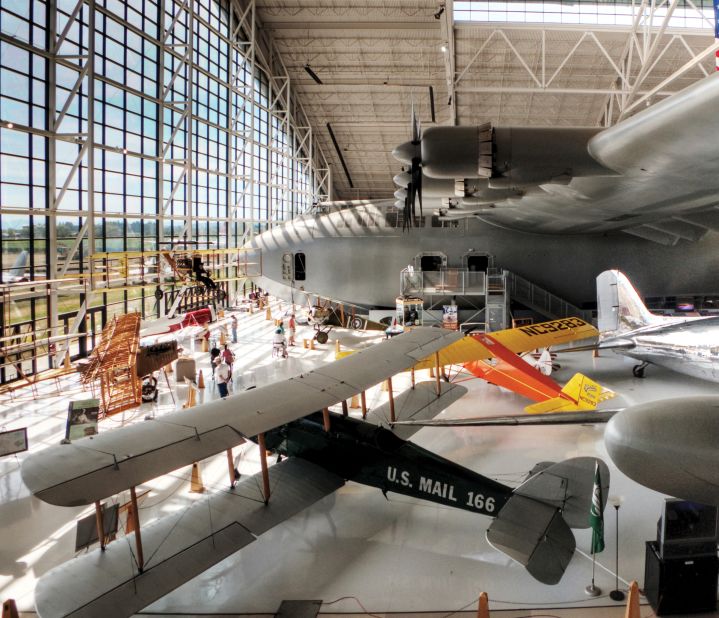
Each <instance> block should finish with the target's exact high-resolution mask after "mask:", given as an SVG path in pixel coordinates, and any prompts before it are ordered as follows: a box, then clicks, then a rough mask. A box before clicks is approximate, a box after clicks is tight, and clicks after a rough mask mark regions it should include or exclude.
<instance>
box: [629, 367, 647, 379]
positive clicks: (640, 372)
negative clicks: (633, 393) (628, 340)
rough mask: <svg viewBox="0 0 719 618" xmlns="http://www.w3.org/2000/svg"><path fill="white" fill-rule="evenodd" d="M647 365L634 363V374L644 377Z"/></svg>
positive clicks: (637, 376) (636, 376)
mask: <svg viewBox="0 0 719 618" xmlns="http://www.w3.org/2000/svg"><path fill="white" fill-rule="evenodd" d="M645 367H646V366H645V365H634V367H633V368H632V373H633V374H634V377H635V378H643V377H644V369H645Z"/></svg>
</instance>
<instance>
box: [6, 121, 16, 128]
mask: <svg viewBox="0 0 719 618" xmlns="http://www.w3.org/2000/svg"><path fill="white" fill-rule="evenodd" d="M14 126H15V125H14V124H13V123H12V122H8V123H7V128H8V129H12V128H13V127H14Z"/></svg>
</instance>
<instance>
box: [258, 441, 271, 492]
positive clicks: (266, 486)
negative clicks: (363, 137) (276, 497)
mask: <svg viewBox="0 0 719 618" xmlns="http://www.w3.org/2000/svg"><path fill="white" fill-rule="evenodd" d="M257 445H258V446H259V447H260V467H261V468H262V494H263V495H264V498H265V504H267V503H268V502H269V501H270V473H269V471H268V469H267V447H266V446H265V434H264V433H260V434H257Z"/></svg>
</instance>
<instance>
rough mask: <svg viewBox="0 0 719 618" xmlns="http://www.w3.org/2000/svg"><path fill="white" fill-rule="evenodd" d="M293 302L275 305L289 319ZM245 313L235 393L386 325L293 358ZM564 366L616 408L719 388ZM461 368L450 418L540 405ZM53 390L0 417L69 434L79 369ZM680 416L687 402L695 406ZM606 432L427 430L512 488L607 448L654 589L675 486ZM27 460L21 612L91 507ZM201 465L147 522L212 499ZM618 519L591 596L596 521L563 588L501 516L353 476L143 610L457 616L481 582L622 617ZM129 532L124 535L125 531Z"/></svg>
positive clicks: (221, 475) (166, 395) (7, 552)
mask: <svg viewBox="0 0 719 618" xmlns="http://www.w3.org/2000/svg"><path fill="white" fill-rule="evenodd" d="M286 309H287V307H286V306H282V307H280V306H279V304H278V303H274V304H273V313H274V316H275V317H277V316H279V315H280V314H281V313H284V311H285V310H286ZM238 318H239V321H240V328H239V339H240V342H239V343H238V344H233V345H232V346H231V347H232V348H233V350H234V351H235V354H236V357H237V361H236V363H235V368H234V376H235V378H234V390H235V391H240V390H242V389H244V388H246V387H248V386H251V385H253V384H255V385H263V384H267V383H270V382H272V381H275V380H278V379H281V378H284V377H289V376H291V375H294V374H297V373H299V372H301V371H303V370H306V369H309V368H312V367H315V366H317V365H318V364H321V363H324V362H329V361H331V360H332V359H333V357H334V351H335V346H334V339H335V338H339V340H340V341H341V343H342V344H343V347H346V348H355V349H356V348H358V347H361V346H363V345H368V344H370V343H371V341H372V340H373V339H375V338H376V337H377V335H376V334H371V333H369V334H358V333H355V332H350V331H343V330H340V329H334V330H333V331H332V333H331V340H330V342H329V343H328V344H327V345H325V346H318V347H317V349H316V350H309V349H304V348H303V347H302V345H301V343H302V339H303V337H308V336H311V334H312V331H311V328H310V327H306V326H300V327H299V328H298V336H297V340H298V342H299V343H300V345H299V346H296V347H294V348H291V352H290V357H289V358H288V359H287V360H284V359H277V358H272V356H271V339H272V333H273V328H274V327H273V324H272V322H269V321H266V320H265V314H264V312H261V313H255V314H253V315H249V314H238ZM182 343H183V345H185V348H186V350H187V351H188V352H189V353H192V354H193V355H194V356H195V357H196V358H197V360H198V368H202V369H203V373H204V374H205V376H208V374H209V358H208V355H207V354H203V353H201V352H199V350H197V351H195V349H194V348H195V346H194V345H192V344H190V342H189V341H183V342H182ZM559 363H560V364H561V369H559V370H558V371H557V372H556V373H555V375H554V377H555V378H556V379H557V380H558V381H559V382H561V383H564V382H566V381H567V380H569V378H570V377H571V376H572V375H573V374H574V372H575V371H582V372H584V373H586V374H588V375H589V376H591V377H592V378H594V379H595V380H597V381H599V382H600V383H601V384H603V385H605V386H607V387H609V388H612V389H613V390H615V391H616V392H617V393H618V396H617V397H616V398H615V399H614V400H611V401H609V402H607V403H606V404H603V407H623V406H626V405H631V404H634V403H639V402H644V401H651V400H655V399H662V398H666V397H678V396H682V395H693V394H708V393H715V392H716V385H715V384H711V383H707V382H702V381H699V380H694V379H692V378H687V377H684V376H679V375H677V374H673V373H670V372H668V371H664V370H662V369H659V368H650V369H649V370H648V371H647V377H646V378H645V379H643V380H639V379H636V378H633V377H632V374H631V367H632V365H633V364H634V363H633V362H632V361H629V360H625V359H623V358H622V357H619V356H616V355H614V354H612V353H606V354H603V355H602V356H601V357H600V358H592V356H591V354H590V353H575V354H565V355H562V356H561V357H560V358H559ZM451 375H452V378H453V379H455V380H458V381H460V380H461V381H462V383H463V384H464V385H465V386H466V387H468V388H469V393H468V394H467V395H466V396H465V397H464V398H462V399H461V400H460V401H459V402H457V403H456V404H454V405H453V406H451V407H450V408H449V409H448V410H447V411H445V413H444V414H445V415H446V416H448V417H463V416H489V415H496V414H508V413H520V412H521V411H522V408H523V406H524V405H526V404H527V403H528V402H527V401H525V400H523V399H522V398H520V397H519V396H517V395H514V394H513V393H510V392H506V391H504V390H502V389H499V388H497V387H495V386H491V385H488V384H486V383H484V382H482V381H480V380H478V379H474V378H470V377H469V376H467V375H466V374H463V373H461V372H460V373H456V372H455V371H454V370H453V371H452V372H451ZM170 378H171V385H172V390H173V391H174V396H175V402H174V403H173V401H172V396H171V393H170V390H169V389H168V388H167V385H166V384H164V383H161V387H162V391H161V395H160V398H159V402H158V403H157V404H143V406H142V407H141V408H140V409H138V410H134V411H130V412H126V413H124V414H120V415H116V416H115V417H112V418H108V419H105V420H103V421H101V424H100V431H102V432H105V431H109V430H111V429H112V428H114V427H118V426H121V425H123V424H126V423H131V422H138V421H141V420H142V419H143V418H144V417H145V416H146V415H148V414H155V415H163V414H167V413H169V412H171V411H172V410H174V409H175V407H176V406H179V405H181V404H182V403H183V402H184V401H185V399H186V397H187V389H186V387H185V386H175V385H174V382H173V381H172V375H171V376H170ZM425 379H428V376H425ZM394 382H395V390H396V391H399V390H402V389H404V388H407V387H408V385H409V377H408V376H400V377H398V378H397V379H395V381H394ZM206 384H207V388H205V389H204V391H201V395H200V398H201V399H204V400H207V399H210V398H213V397H216V396H217V392H216V389H215V388H214V384H213V383H212V382H211V381H210V380H207V378H206ZM40 390H41V395H40V396H39V397H38V398H33V397H32V395H31V393H29V392H27V393H20V394H17V395H16V396H15V398H14V400H10V399H9V398H8V399H6V400H3V401H1V402H0V427H1V428H2V429H14V428H18V427H23V426H27V427H28V433H29V441H30V449H31V450H32V451H35V450H38V449H42V448H43V447H45V446H47V445H50V444H56V443H58V442H59V441H60V439H61V438H62V437H63V436H64V431H65V421H66V416H67V402H68V400H69V399H81V398H86V397H87V396H89V393H86V392H83V391H82V389H81V388H80V386H79V382H78V381H77V379H76V378H74V377H71V378H67V379H66V380H65V381H64V382H63V384H62V393H57V392H56V389H55V386H54V385H53V384H52V383H43V384H42V385H41V386H40ZM385 398H386V394H385V393H383V392H382V391H381V389H379V388H376V389H373V390H372V391H371V392H370V393H369V394H368V404H369V406H370V407H372V406H376V405H378V404H379V403H381V402H382V401H384V400H385ZM198 413H199V411H198ZM352 414H356V415H358V416H359V410H352ZM677 414H679V415H680V414H681V408H678V409H677ZM602 433H603V428H602V427H601V426H572V427H552V428H550V427H546V428H545V427H542V428H537V427H494V428H452V429H448V428H425V429H422V430H421V431H419V432H418V433H417V434H416V435H415V437H414V438H413V441H415V442H416V443H417V444H419V445H421V446H423V447H425V448H427V449H429V450H431V451H433V452H436V453H438V454H440V455H442V456H444V457H446V458H448V459H451V460H453V461H456V462H458V463H460V464H462V465H464V466H466V467H468V468H470V469H472V470H475V471H477V472H480V473H481V474H483V475H485V476H488V477H491V478H493V479H495V480H497V481H500V482H502V483H506V484H507V485H510V486H515V485H517V484H519V483H520V482H521V481H522V480H523V478H524V477H525V476H526V474H527V473H528V471H529V470H531V468H532V467H533V466H534V465H535V464H536V463H537V462H540V461H547V460H551V461H560V460H562V459H565V458H568V457H573V456H577V455H597V456H600V457H602V458H603V459H604V460H605V461H606V462H607V463H608V464H609V467H610V469H611V473H612V478H611V486H610V495H611V496H620V497H621V499H622V506H621V507H620V509H619V513H618V514H619V547H618V551H619V572H618V577H619V586H620V588H626V586H627V584H628V582H630V581H631V580H637V581H638V582H639V585H640V587H641V586H642V583H643V577H644V575H643V574H644V542H645V541H646V540H651V539H653V538H654V537H655V536H656V521H657V518H658V517H659V515H660V512H661V508H662V504H663V501H664V496H662V495H660V494H658V493H656V492H653V491H650V490H648V489H646V488H643V487H641V486H639V485H637V484H636V483H634V482H632V481H631V480H629V479H628V478H627V477H625V476H624V475H622V474H621V473H620V472H618V471H617V470H616V468H615V467H614V466H613V465H612V463H611V460H609V458H608V456H607V454H606V451H605V448H604V445H603V440H602ZM235 451H236V461H237V464H238V467H239V469H240V471H241V472H242V473H243V474H251V473H254V472H256V471H257V470H258V469H259V459H258V451H257V447H256V446H255V445H253V444H245V445H243V446H242V447H240V448H237V449H235ZM22 458H23V454H20V455H18V456H9V457H4V458H2V459H0V526H1V528H0V535H1V540H0V599H8V598H14V599H16V601H17V604H18V608H19V609H20V610H22V611H32V610H33V589H34V584H35V581H36V579H37V578H38V577H39V576H41V575H42V574H43V573H45V572H46V571H48V570H49V569H51V568H53V567H55V566H57V565H58V564H61V563H62V562H64V561H66V560H69V559H71V558H72V557H73V556H74V541H75V525H76V520H77V519H78V518H80V517H82V516H85V515H88V514H90V513H91V512H92V511H91V510H90V509H88V508H71V509H68V508H60V507H54V506H50V505H48V504H45V503H43V502H41V501H39V500H37V499H36V498H34V497H32V496H31V495H29V492H28V490H27V489H26V488H25V487H24V485H23V483H22V480H21V478H20V473H19V468H20V464H21V462H22ZM201 466H202V478H203V482H204V485H205V487H206V488H207V491H208V492H211V491H212V490H213V489H219V488H224V487H226V485H227V464H226V459H225V455H224V454H221V455H218V456H217V457H215V458H212V459H209V460H206V461H204V462H202V464H201ZM189 477H190V468H189V467H188V468H186V469H181V470H177V471H175V472H174V473H172V474H169V475H167V476H165V477H162V478H159V479H156V480H155V481H153V482H152V483H148V484H147V485H146V486H143V487H142V488H140V489H139V490H138V491H141V490H143V489H149V490H150V493H149V494H148V495H147V496H146V497H145V498H143V500H142V503H141V515H140V516H141V521H142V523H143V525H149V524H151V523H152V521H154V520H157V519H158V518H160V517H162V516H163V514H167V513H170V512H175V511H178V510H181V509H184V508H186V507H187V505H189V504H191V503H193V502H195V501H197V500H205V499H207V498H206V496H207V493H205V494H200V493H190V492H189ZM277 490H278V491H280V490H281V488H277ZM126 499H127V497H126V496H118V497H116V498H114V499H112V500H111V502H113V501H114V502H118V503H123V502H125V501H126ZM615 516H616V513H615V512H614V509H613V508H612V507H610V506H608V507H607V510H606V512H605V519H606V524H605V529H606V532H605V538H606V549H605V551H604V552H603V553H601V554H599V556H598V558H597V561H596V565H595V582H596V585H597V586H598V587H599V588H600V589H601V590H602V594H601V595H600V596H599V597H596V598H590V597H588V596H587V595H586V594H585V591H584V590H585V587H586V586H587V585H588V584H589V583H590V582H591V580H592V560H591V557H590V556H589V555H588V551H589V543H590V532H589V530H579V531H575V535H576V539H577V552H576V554H575V556H574V558H573V559H572V562H571V563H570V565H569V567H568V569H567V572H566V573H565V575H564V577H563V579H562V581H561V582H560V583H559V584H558V585H556V586H544V585H542V584H539V583H538V582H536V581H535V580H534V579H533V578H532V577H530V576H529V575H528V574H527V573H526V571H525V570H524V568H522V567H521V566H520V565H518V564H516V563H514V562H512V561H511V560H510V559H509V558H508V557H507V556H505V555H504V554H501V553H499V552H498V551H496V550H494V549H493V548H492V547H491V546H489V544H488V543H487V541H486V539H485V536H484V533H485V530H486V527H487V525H488V524H489V521H490V520H489V519H488V518H486V517H483V516H480V515H476V514H473V513H470V512H465V511H460V510H454V509H450V508H447V507H443V506H439V505H435V504H431V503H427V502H422V501H420V500H415V499H411V498H407V497H404V496H400V495H397V494H392V493H390V494H388V496H387V499H385V497H384V496H383V495H382V493H381V492H380V491H378V490H376V489H372V488H368V487H364V486H360V485H357V484H354V483H348V484H347V485H346V486H345V487H343V488H342V489H341V490H339V491H338V492H337V493H336V494H335V495H332V496H330V497H328V498H326V499H324V500H322V501H320V502H319V503H317V504H316V505H315V506H313V507H312V508H309V509H307V510H306V511H304V512H303V513H301V514H300V515H298V516H296V517H294V518H292V519H291V520H289V521H287V522H286V523H284V524H283V525H280V526H278V527H277V528H275V529H273V530H271V531H269V532H268V533H266V534H265V535H263V536H262V537H261V538H259V539H258V541H256V542H255V543H252V544H251V545H249V546H248V547H246V548H245V549H243V550H241V551H240V552H238V553H237V554H235V555H233V556H232V557H230V558H228V559H227V560H225V561H223V562H221V563H220V564H218V565H217V566H215V567H214V568H212V569H210V570H208V571H206V572H205V573H204V574H203V575H201V576H199V577H197V578H195V579H194V580H192V581H191V582H189V583H187V584H186V585H184V586H183V587H181V588H179V589H178V590H176V591H175V592H173V593H172V594H169V595H167V596H166V597H164V598H162V599H160V600H159V601H157V602H156V603H154V604H153V605H151V606H150V607H148V608H147V609H146V610H145V612H143V614H146V615H152V614H162V615H165V616H167V615H182V616H187V615H198V614H203V615H207V614H211V615H237V614H251V615H268V614H273V613H274V612H275V611H276V610H277V608H278V607H279V605H280V603H281V602H282V601H283V600H285V599H321V600H322V601H323V606H322V614H323V615H327V616H330V615H335V614H337V615H339V614H342V615H345V616H346V615H353V614H357V615H359V614H362V613H364V612H370V613H373V614H379V615H385V614H387V613H396V614H397V615H405V614H410V613H418V612H427V613H426V614H423V615H424V616H435V615H436V616H448V615H454V613H464V612H465V611H466V612H471V610H472V609H473V608H474V607H475V606H476V599H477V596H478V594H479V592H480V591H486V592H487V593H488V594H489V598H490V606H491V608H492V609H493V610H513V611H511V612H508V613H505V612H504V611H502V612H501V614H500V615H502V616H506V617H507V618H518V617H519V616H556V615H560V614H561V615H564V616H586V617H591V618H594V617H598V616H606V617H609V618H611V617H613V616H622V615H623V610H622V609H621V608H619V607H617V604H615V603H614V602H612V601H611V600H610V599H609V597H608V593H609V591H611V590H612V589H614V588H615V559H616V554H615V552H616V551H617V544H616V542H615V534H616V529H617V528H616V517H615ZM122 523H123V522H122V521H121V524H122ZM119 536H120V537H122V536H123V535H122V532H120V534H119ZM116 542H123V541H122V540H118V541H116ZM467 615H469V614H467ZM642 615H643V616H649V615H652V612H651V608H649V607H648V606H647V607H644V608H642Z"/></svg>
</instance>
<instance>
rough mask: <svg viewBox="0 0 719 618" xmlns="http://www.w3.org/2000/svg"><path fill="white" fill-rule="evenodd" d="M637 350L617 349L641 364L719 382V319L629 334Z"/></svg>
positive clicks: (677, 324)
mask: <svg viewBox="0 0 719 618" xmlns="http://www.w3.org/2000/svg"><path fill="white" fill-rule="evenodd" d="M619 338H620V339H629V340H631V341H632V342H633V343H634V347H632V348H627V349H617V350H616V352H617V353H618V354H623V355H625V356H629V357H631V358H635V359H637V360H640V361H644V362H648V363H652V364H654V365H658V366H660V367H666V368H667V369H671V370H672V371H676V372H678V373H683V374H685V375H690V376H693V377H695V378H700V379H702V380H709V381H712V382H719V316H717V317H708V318H702V319H693V320H687V321H686V322H679V323H672V324H667V325H664V326H656V327H650V328H645V329H641V330H639V331H636V332H635V333H625V334H623V335H620V336H619Z"/></svg>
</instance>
